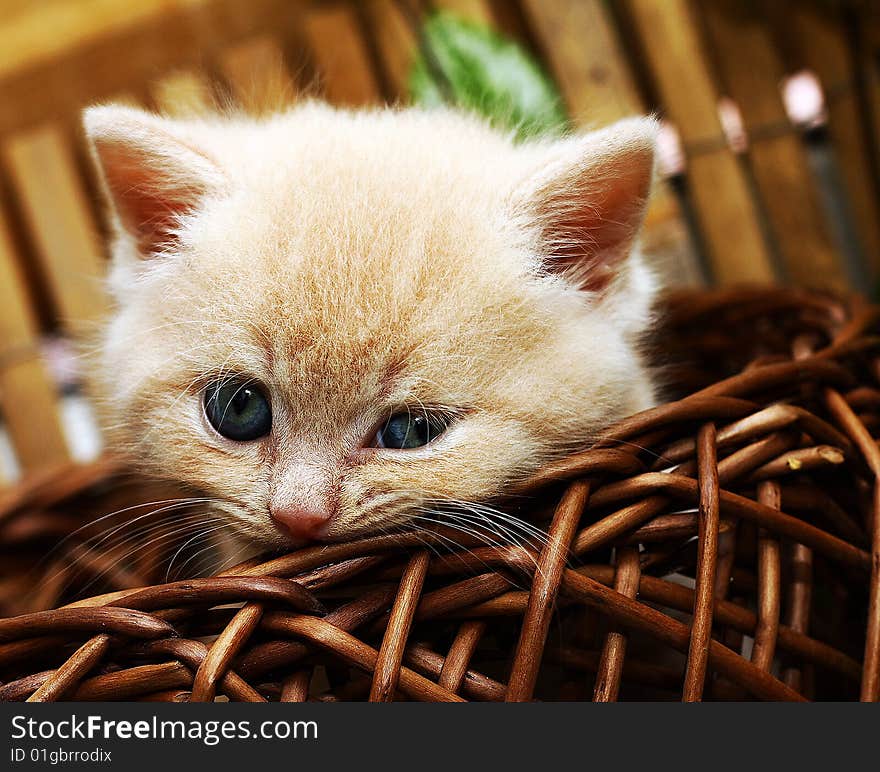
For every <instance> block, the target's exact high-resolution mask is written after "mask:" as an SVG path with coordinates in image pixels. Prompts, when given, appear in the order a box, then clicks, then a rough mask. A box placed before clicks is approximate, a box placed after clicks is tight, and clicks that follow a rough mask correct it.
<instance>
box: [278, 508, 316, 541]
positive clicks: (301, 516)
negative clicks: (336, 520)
mask: <svg viewBox="0 0 880 772" xmlns="http://www.w3.org/2000/svg"><path fill="white" fill-rule="evenodd" d="M271 513H272V519H273V520H274V521H275V524H276V525H277V526H278V527H279V528H280V529H281V531H282V532H284V533H286V534H287V535H288V536H290V537H292V538H293V539H294V540H296V541H298V542H303V541H306V542H309V541H315V540H316V539H320V538H321V537H322V536H324V535H325V534H326V531H327V524H328V523H329V521H330V515H331V513H330V512H326V511H316V510H311V509H301V508H299V507H283V508H279V509H272V510H271Z"/></svg>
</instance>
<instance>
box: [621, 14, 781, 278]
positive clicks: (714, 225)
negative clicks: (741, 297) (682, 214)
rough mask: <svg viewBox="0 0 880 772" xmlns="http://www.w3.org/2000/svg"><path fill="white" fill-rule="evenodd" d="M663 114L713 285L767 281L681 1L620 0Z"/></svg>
mask: <svg viewBox="0 0 880 772" xmlns="http://www.w3.org/2000/svg"><path fill="white" fill-rule="evenodd" d="M626 8H627V10H628V11H629V13H630V15H631V18H632V21H633V25H634V27H635V29H636V30H637V32H638V36H639V38H640V40H641V43H642V48H643V50H644V55H645V57H646V59H647V61H648V64H649V66H650V68H651V71H652V75H653V78H654V80H655V82H656V86H657V89H658V91H659V93H660V98H661V100H662V102H663V107H664V108H665V112H666V114H667V115H668V116H669V118H670V119H671V120H672V122H673V123H674V124H675V126H676V127H677V128H678V130H679V132H680V134H681V137H682V140H683V141H684V145H685V153H686V155H687V158H688V169H687V178H688V187H689V193H690V196H691V198H692V200H693V204H694V210H695V213H696V216H697V219H698V221H699V224H700V228H701V231H702V234H703V240H704V243H705V245H706V249H707V251H708V257H709V262H710V264H711V267H712V271H713V273H714V276H715V279H716V280H717V281H718V282H719V283H720V284H730V283H735V282H743V281H756V282H767V281H772V280H773V279H774V269H773V264H772V259H771V255H770V251H769V248H768V246H767V244H766V243H765V240H764V236H763V233H762V231H761V227H760V219H759V212H758V209H757V207H756V204H755V202H754V201H753V199H752V196H751V193H750V190H749V184H748V181H747V179H746V176H745V173H744V171H743V169H742V168H741V167H740V165H739V161H738V160H737V158H736V157H735V156H734V154H733V152H732V151H731V150H730V148H729V147H728V146H727V144H726V141H725V138H724V132H723V131H722V128H721V123H720V121H719V118H718V112H717V107H718V96H719V95H718V93H717V90H716V88H715V85H714V82H713V80H712V77H711V73H710V69H709V63H708V61H707V59H706V54H705V52H704V50H703V47H702V44H701V40H700V37H699V35H698V31H697V28H696V26H695V24H694V19H693V17H692V15H691V10H690V8H689V7H688V4H687V1H686V0H627V2H626Z"/></svg>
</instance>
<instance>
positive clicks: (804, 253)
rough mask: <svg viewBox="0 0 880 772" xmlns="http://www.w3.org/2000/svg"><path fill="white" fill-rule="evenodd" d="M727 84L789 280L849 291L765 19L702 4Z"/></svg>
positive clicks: (739, 9) (723, 5)
mask: <svg viewBox="0 0 880 772" xmlns="http://www.w3.org/2000/svg"><path fill="white" fill-rule="evenodd" d="M698 7H699V8H701V9H702V11H703V13H704V18H705V21H706V27H707V30H708V32H709V37H710V40H711V44H712V46H711V48H712V50H713V52H714V54H715V61H716V63H717V65H718V68H719V71H720V73H721V76H722V78H723V81H724V85H725V90H726V91H727V93H728V95H729V96H731V97H732V98H733V99H734V100H735V101H736V103H737V105H738V106H739V108H740V112H741V114H742V117H743V122H744V125H745V129H746V134H747V135H748V138H749V151H748V158H749V161H750V163H751V167H752V172H753V174H754V176H755V182H756V183H757V186H758V189H759V191H760V194H761V199H762V202H763V204H764V207H765V208H766V210H767V215H768V218H769V223H770V227H771V230H772V232H773V236H774V238H775V240H776V245H777V247H778V249H779V252H780V255H781V257H782V260H783V263H784V265H785V268H786V270H787V273H788V276H789V278H790V279H791V280H792V281H793V282H794V283H795V284H798V285H801V286H805V287H816V288H824V289H828V288H830V289H834V290H843V289H844V288H845V286H846V276H845V272H844V269H843V262H842V260H841V258H840V256H839V255H838V254H837V253H836V252H835V249H834V246H833V245H832V241H831V233H830V229H829V227H828V224H827V222H826V220H825V214H824V212H823V211H822V207H821V203H820V199H819V193H818V190H817V188H816V181H815V179H814V177H813V175H812V173H811V171H810V168H809V162H808V159H807V154H806V150H805V148H804V146H803V143H802V141H801V138H800V136H799V135H798V132H797V130H796V129H795V127H794V126H792V125H791V124H790V122H789V121H788V116H787V114H786V111H785V105H784V104H783V101H782V94H781V91H780V84H781V83H782V79H783V77H784V74H785V73H784V68H783V65H782V62H781V60H780V58H779V55H778V53H777V50H776V48H775V46H774V44H773V39H772V36H771V34H770V30H769V28H768V26H767V25H766V24H765V22H764V19H763V18H761V17H760V16H759V15H758V14H757V13H755V12H753V11H752V12H750V11H747V10H745V9H743V8H742V6H741V5H738V4H727V3H719V2H713V3H702V4H699V6H698Z"/></svg>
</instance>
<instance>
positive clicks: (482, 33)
mask: <svg viewBox="0 0 880 772" xmlns="http://www.w3.org/2000/svg"><path fill="white" fill-rule="evenodd" d="M422 35H423V41H424V48H426V49H427V52H425V51H423V52H422V54H421V55H420V56H419V57H418V58H417V59H416V61H415V63H414V65H413V69H412V71H411V73H410V91H411V94H412V98H413V102H414V103H415V104H417V105H421V106H426V107H436V106H440V105H444V104H449V103H451V104H453V105H455V106H458V107H462V108H465V109H469V110H472V111H474V112H476V113H479V114H480V115H483V116H485V117H486V118H488V119H489V120H490V121H491V123H492V124H493V125H495V126H498V127H499V128H505V129H510V130H513V131H515V132H516V136H517V138H518V139H525V138H527V137H532V136H535V135H539V134H558V133H561V132H562V131H564V130H565V129H567V128H568V118H567V117H566V115H565V112H564V110H563V108H562V99H561V98H560V95H559V92H558V91H557V90H556V87H555V85H554V84H553V83H552V81H551V80H550V78H548V77H547V75H545V74H544V72H543V71H542V70H541V67H540V66H539V65H538V63H537V62H536V61H535V60H534V59H533V58H532V57H531V56H529V54H527V53H526V52H525V51H523V49H522V48H520V47H519V46H518V45H517V44H516V43H514V42H513V41H510V40H508V39H506V38H504V37H502V36H501V35H499V34H498V33H497V32H495V31H494V30H491V29H488V28H486V27H483V26H480V25H477V24H473V23H471V22H469V21H465V20H462V19H459V18H457V17H456V16H453V15H451V14H449V13H445V12H440V13H435V14H432V15H431V16H430V17H429V18H428V19H427V20H426V21H425V23H424V25H423V27H422ZM426 54H427V55H426Z"/></svg>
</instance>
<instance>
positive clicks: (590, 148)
mask: <svg viewBox="0 0 880 772" xmlns="http://www.w3.org/2000/svg"><path fill="white" fill-rule="evenodd" d="M657 129H658V124H657V121H656V120H654V119H653V118H631V119H626V120H623V121H619V122H618V123H615V124H613V125H612V126H609V127H608V128H606V129H602V130H600V131H595V132H592V133H590V134H586V135H583V136H575V137H569V138H566V139H563V140H560V141H559V142H556V143H555V144H553V145H551V146H550V147H549V148H547V149H546V150H544V151H542V153H543V158H541V157H540V156H541V155H542V153H539V154H538V159H537V160H538V163H539V164H540V165H541V168H540V169H539V170H538V171H537V172H533V173H531V174H530V175H529V176H528V179H527V180H526V181H525V182H524V183H523V184H522V185H521V186H520V187H519V188H518V190H517V191H516V193H515V195H514V206H515V208H516V209H517V210H518V212H519V213H520V214H521V215H522V216H524V217H525V219H526V220H527V221H528V222H530V223H531V224H537V225H538V227H539V229H540V233H541V236H542V244H541V247H542V252H543V254H544V255H545V256H546V264H545V268H546V270H548V271H550V272H554V273H559V274H561V275H563V276H564V277H565V278H566V279H568V280H569V281H571V282H572V283H573V284H575V285H576V286H578V287H580V288H581V289H585V290H588V291H591V292H595V293H596V294H597V295H600V296H601V295H602V294H603V293H604V292H605V291H606V289H607V288H608V287H609V286H610V285H611V283H612V280H613V279H614V278H615V277H616V276H617V275H618V274H619V273H621V271H622V269H623V267H624V263H625V262H626V260H627V257H628V256H629V254H630V252H631V250H632V247H633V243H634V241H635V239H636V237H637V235H638V231H639V228H640V227H641V224H642V220H643V219H644V213H645V207H646V204H647V199H648V195H649V193H650V189H651V182H652V178H653V173H654V150H655V144H656V138H657Z"/></svg>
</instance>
